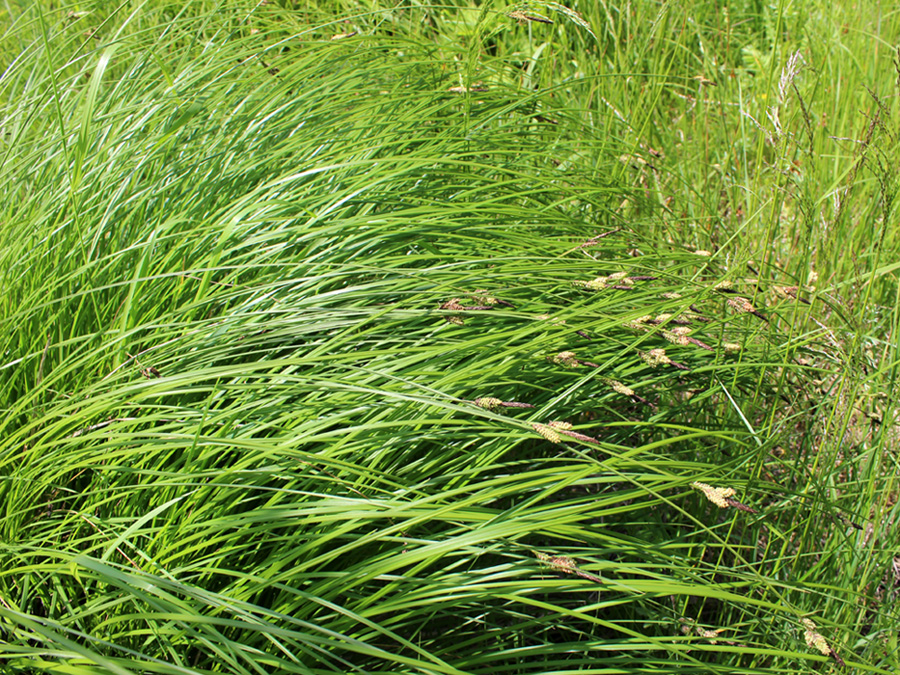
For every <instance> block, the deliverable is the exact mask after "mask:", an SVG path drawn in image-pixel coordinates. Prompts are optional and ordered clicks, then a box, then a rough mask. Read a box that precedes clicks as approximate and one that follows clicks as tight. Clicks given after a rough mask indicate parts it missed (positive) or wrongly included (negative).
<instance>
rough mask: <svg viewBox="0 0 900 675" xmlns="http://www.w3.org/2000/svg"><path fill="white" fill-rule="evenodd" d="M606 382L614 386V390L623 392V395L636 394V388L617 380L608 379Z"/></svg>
mask: <svg viewBox="0 0 900 675" xmlns="http://www.w3.org/2000/svg"><path fill="white" fill-rule="evenodd" d="M606 384H608V385H609V386H610V387H612V389H613V391H615V392H617V393H619V394H622V396H634V395H635V393H634V389H632V388H631V387H626V386H625V385H624V384H622V383H621V382H619V381H617V380H606Z"/></svg>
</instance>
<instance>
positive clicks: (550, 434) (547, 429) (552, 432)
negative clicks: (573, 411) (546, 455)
mask: <svg viewBox="0 0 900 675" xmlns="http://www.w3.org/2000/svg"><path fill="white" fill-rule="evenodd" d="M531 427H532V429H534V430H535V431H536V432H538V433H539V434H540V435H541V436H543V437H544V438H546V439H547V440H548V441H550V442H551V443H559V442H560V441H561V440H562V439H561V438H560V437H559V432H558V431H557V430H556V429H554V428H553V427H551V426H548V425H546V424H541V423H539V422H534V423H533V424H532V425H531Z"/></svg>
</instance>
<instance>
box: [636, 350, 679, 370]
mask: <svg viewBox="0 0 900 675" xmlns="http://www.w3.org/2000/svg"><path fill="white" fill-rule="evenodd" d="M641 358H642V359H643V360H644V361H645V362H646V363H647V365H650V366H653V367H654V368H655V367H656V366H658V365H660V364H664V365H669V364H671V363H672V359H670V358H669V357H668V356H666V350H665V349H651V350H650V351H649V352H644V353H643V354H641Z"/></svg>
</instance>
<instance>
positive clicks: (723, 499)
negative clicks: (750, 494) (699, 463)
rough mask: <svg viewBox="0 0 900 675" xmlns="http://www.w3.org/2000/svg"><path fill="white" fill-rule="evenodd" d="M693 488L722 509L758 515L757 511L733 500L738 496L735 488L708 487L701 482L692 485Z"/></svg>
mask: <svg viewBox="0 0 900 675" xmlns="http://www.w3.org/2000/svg"><path fill="white" fill-rule="evenodd" d="M691 487H692V488H694V489H695V490H700V491H701V492H702V493H703V494H704V495H706V498H707V499H708V500H709V501H711V502H712V503H713V504H715V505H716V506H718V507H719V508H720V509H727V508H728V507H729V506H730V507H731V508H733V509H738V510H739V511H746V512H747V513H756V510H755V509H751V508H750V507H749V506H747V505H746V504H742V503H741V502H739V501H737V500H736V499H734V498H733V497H734V495H735V494H736V493H735V491H734V488H730V487H729V488H714V487H713V486H712V485H707V484H706V483H699V482H693V483H691Z"/></svg>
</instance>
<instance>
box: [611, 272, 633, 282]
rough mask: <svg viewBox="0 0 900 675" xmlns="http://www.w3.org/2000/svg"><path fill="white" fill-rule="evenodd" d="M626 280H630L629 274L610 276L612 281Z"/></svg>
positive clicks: (621, 273) (622, 273) (620, 273)
mask: <svg viewBox="0 0 900 675" xmlns="http://www.w3.org/2000/svg"><path fill="white" fill-rule="evenodd" d="M626 278H628V272H615V273H614V274H610V275H609V280H610V281H622V280H624V279H626Z"/></svg>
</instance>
